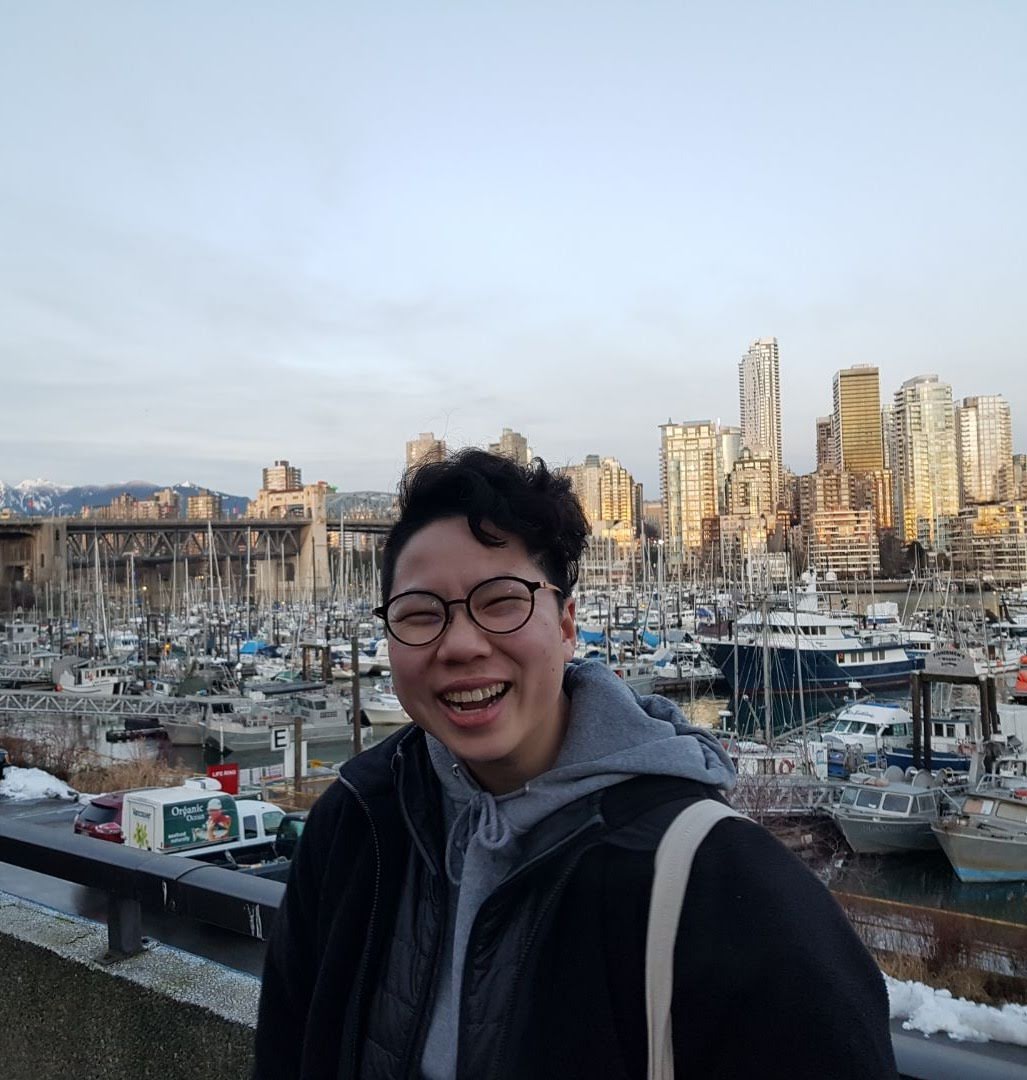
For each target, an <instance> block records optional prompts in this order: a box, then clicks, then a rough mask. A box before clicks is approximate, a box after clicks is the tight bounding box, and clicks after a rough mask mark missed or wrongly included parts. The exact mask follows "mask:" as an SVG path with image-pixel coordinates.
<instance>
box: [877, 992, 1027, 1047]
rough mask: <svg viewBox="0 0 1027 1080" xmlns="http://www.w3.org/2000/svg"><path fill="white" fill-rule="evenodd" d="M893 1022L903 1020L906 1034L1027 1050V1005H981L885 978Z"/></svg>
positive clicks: (948, 994)
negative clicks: (919, 1033) (939, 1034)
mask: <svg viewBox="0 0 1027 1080" xmlns="http://www.w3.org/2000/svg"><path fill="white" fill-rule="evenodd" d="M884 981H885V983H886V984H887V986H888V1002H889V1005H890V1007H891V1018H892V1019H893V1020H903V1021H904V1023H903V1025H902V1026H903V1027H904V1028H905V1029H906V1030H907V1031H922V1032H923V1033H924V1034H925V1035H934V1034H935V1033H936V1032H939V1031H944V1032H945V1033H946V1034H947V1035H948V1037H949V1038H950V1039H956V1040H958V1041H960V1042H964V1041H966V1042H989V1041H991V1040H994V1041H995V1042H1003V1043H1012V1044H1013V1045H1014V1046H1027V1005H1003V1006H1002V1007H1001V1008H998V1007H996V1006H994V1005H981V1004H979V1003H978V1002H976V1001H967V1000H966V999H965V998H954V997H953V996H952V994H951V992H950V991H948V990H935V989H934V988H933V987H930V986H925V985H924V984H923V983H919V982H900V981H899V980H898V979H892V978H890V977H889V976H888V975H885V977H884Z"/></svg>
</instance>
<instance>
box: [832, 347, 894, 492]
mask: <svg viewBox="0 0 1027 1080" xmlns="http://www.w3.org/2000/svg"><path fill="white" fill-rule="evenodd" d="M832 426H833V428H834V440H835V453H834V462H835V464H836V465H837V466H838V467H839V468H840V469H845V470H847V471H848V472H854V473H860V472H874V471H876V470H877V469H883V468H884V445H883V443H882V440H881V379H880V374H879V372H878V370H877V368H875V367H873V366H872V365H870V364H857V365H856V366H855V367H850V368H843V369H842V370H841V371H836V372H835V375H834V416H833V425H832Z"/></svg>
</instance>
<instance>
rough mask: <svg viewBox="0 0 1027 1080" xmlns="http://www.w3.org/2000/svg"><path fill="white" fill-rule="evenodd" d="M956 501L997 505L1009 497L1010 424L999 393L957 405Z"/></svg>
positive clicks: (1010, 482)
mask: <svg viewBox="0 0 1027 1080" xmlns="http://www.w3.org/2000/svg"><path fill="white" fill-rule="evenodd" d="M956 450H957V454H958V457H959V502H960V505H961V506H967V505H969V504H971V503H991V502H1000V501H1002V500H1003V499H1009V498H1011V497H1012V489H1013V483H1012V480H1013V422H1012V417H1011V415H1010V412H1009V402H1008V401H1006V399H1005V398H1004V397H1002V395H1001V394H985V395H981V396H979V397H968V398H963V404H962V405H957V406H956Z"/></svg>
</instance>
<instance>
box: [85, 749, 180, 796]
mask: <svg viewBox="0 0 1027 1080" xmlns="http://www.w3.org/2000/svg"><path fill="white" fill-rule="evenodd" d="M191 775H192V772H191V771H190V770H189V769H187V768H185V767H184V766H181V765H169V764H168V763H167V762H166V761H161V760H154V759H153V758H149V757H144V756H143V755H142V753H139V754H137V755H134V756H133V757H132V758H130V759H129V760H127V761H117V762H101V761H99V760H95V761H91V762H86V763H84V764H83V766H82V768H80V769H78V770H77V771H76V772H75V773H73V775H72V777H71V780H70V783H71V784H72V786H73V787H75V788H76V789H77V790H78V791H91V792H94V793H95V792H100V791H130V790H132V789H133V788H148V787H171V786H174V785H176V784H181V783H182V781H183V780H184V779H185V778H186V777H187V776H191Z"/></svg>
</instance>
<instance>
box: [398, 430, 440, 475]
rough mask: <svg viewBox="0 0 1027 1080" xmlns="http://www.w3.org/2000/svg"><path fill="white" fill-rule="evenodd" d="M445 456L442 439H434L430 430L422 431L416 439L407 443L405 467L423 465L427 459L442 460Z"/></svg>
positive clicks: (433, 434)
mask: <svg viewBox="0 0 1027 1080" xmlns="http://www.w3.org/2000/svg"><path fill="white" fill-rule="evenodd" d="M445 456H446V443H445V440H444V439H436V438H435V433H434V432H432V431H422V432H421V434H420V435H418V436H417V438H416V439H411V440H410V441H409V442H408V443H407V468H408V469H410V468H412V467H413V466H414V465H424V464H425V463H426V462H429V461H442V459H443V458H444V457H445Z"/></svg>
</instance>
